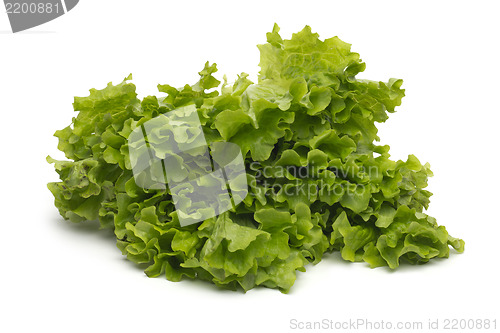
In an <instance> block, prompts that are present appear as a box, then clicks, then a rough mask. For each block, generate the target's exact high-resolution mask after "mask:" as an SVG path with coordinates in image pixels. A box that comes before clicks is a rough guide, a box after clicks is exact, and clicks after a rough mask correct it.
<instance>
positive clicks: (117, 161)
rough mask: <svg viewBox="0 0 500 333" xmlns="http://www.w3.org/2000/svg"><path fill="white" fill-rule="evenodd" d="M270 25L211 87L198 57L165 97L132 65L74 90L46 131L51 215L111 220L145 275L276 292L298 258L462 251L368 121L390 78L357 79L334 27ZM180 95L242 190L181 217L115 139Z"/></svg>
mask: <svg viewBox="0 0 500 333" xmlns="http://www.w3.org/2000/svg"><path fill="white" fill-rule="evenodd" d="M278 32H279V28H278V27H277V26H276V25H275V27H274V29H273V31H272V32H270V33H268V34H267V43H266V44H264V45H259V49H260V53H261V58H260V67H261V71H260V74H259V79H258V83H253V82H251V81H250V80H249V79H248V75H247V74H244V73H243V74H241V75H240V76H239V77H238V79H237V80H236V82H234V84H233V85H228V84H227V82H226V80H224V83H223V84H222V85H221V82H220V81H219V80H217V79H216V78H215V77H214V76H213V74H214V73H215V72H216V71H217V69H216V66H215V64H212V65H209V64H208V63H207V64H206V65H205V68H204V69H203V70H202V71H201V72H200V73H199V74H200V80H199V81H198V82H197V83H196V84H194V85H185V86H184V87H182V88H174V87H172V86H170V85H167V84H163V85H158V89H159V91H160V92H161V93H165V94H166V96H165V97H156V96H148V97H145V98H144V99H142V100H140V99H138V98H137V94H136V92H135V86H134V85H133V84H132V83H130V82H129V81H130V80H131V79H132V78H131V77H127V78H126V79H125V80H124V81H123V82H122V83H120V84H118V85H112V84H111V83H110V84H109V85H108V86H107V87H106V88H104V89H103V90H95V89H92V90H90V95H89V96H88V97H76V98H75V102H74V104H73V105H74V109H75V111H78V115H77V116H76V117H75V118H73V123H72V125H70V126H68V127H66V128H64V129H62V130H60V131H57V132H56V133H55V136H56V137H58V138H59V146H58V148H59V149H60V150H61V151H63V152H64V153H65V155H66V157H67V158H68V161H56V160H54V159H52V158H50V157H49V158H48V161H49V162H51V163H54V164H55V168H56V171H57V172H58V174H59V176H60V179H61V181H60V182H54V183H49V184H48V187H49V189H50V191H51V192H52V193H53V195H54V197H55V205H56V206H57V208H58V209H59V212H60V213H61V215H62V216H63V217H64V218H65V219H70V220H71V221H74V222H81V221H85V220H95V219H98V220H99V221H100V223H101V226H102V227H103V228H113V229H114V232H115V234H116V237H117V245H118V247H119V248H120V249H121V251H122V252H123V254H125V255H126V256H127V258H128V259H130V260H131V261H133V262H136V263H140V264H147V265H148V267H147V269H146V274H147V275H148V276H151V277H154V276H159V275H165V276H166V277H167V279H169V280H171V281H179V280H181V279H182V278H183V277H188V278H192V279H194V278H198V279H203V280H208V281H211V282H213V283H214V284H216V285H217V286H220V287H225V288H230V289H237V288H240V287H241V288H242V289H243V290H245V291H246V290H249V289H251V288H253V287H255V286H257V285H262V286H266V287H270V288H279V289H280V290H281V291H283V292H287V291H288V290H289V289H290V287H291V286H292V285H293V283H294V281H295V275H296V271H297V270H299V271H305V268H304V267H305V265H306V264H308V263H310V262H312V263H318V262H319V261H320V260H321V258H322V256H323V254H324V253H325V252H331V251H335V250H336V251H340V252H341V255H342V258H344V259H345V260H349V261H353V262H354V261H365V262H367V263H368V264H369V265H370V267H377V266H389V267H390V268H396V267H398V265H399V263H400V261H401V260H402V259H404V260H406V261H408V262H410V263H425V262H427V261H429V260H430V259H432V258H436V257H448V255H449V251H450V249H449V246H450V245H451V246H452V247H453V248H455V249H456V250H457V251H458V252H462V251H463V250H464V242H463V241H462V240H461V239H456V238H453V237H451V236H450V235H448V233H447V231H446V229H445V228H444V227H443V226H438V224H437V223H436V221H435V219H434V218H432V217H430V216H428V215H426V214H425V213H423V210H424V209H426V208H427V207H428V205H429V197H430V196H431V193H430V192H429V191H427V190H425V188H426V186H427V177H429V176H431V175H432V173H431V171H430V170H429V165H428V164H425V165H422V164H421V163H420V162H419V160H418V159H417V158H416V157H415V156H413V155H410V156H409V157H408V159H407V160H406V161H393V160H391V159H390V158H389V157H390V155H389V147H388V146H382V145H377V144H376V143H375V142H376V141H378V139H379V138H378V136H377V128H376V123H380V122H384V121H386V120H387V118H388V113H391V112H394V111H395V108H396V107H397V106H399V105H400V104H401V99H402V98H403V96H404V90H403V89H401V84H402V80H397V79H390V80H389V81H388V82H378V81H367V80H359V79H356V77H355V76H356V74H358V73H359V72H361V71H363V70H364V68H365V63H363V62H362V61H361V59H360V57H359V54H357V53H354V52H351V49H350V44H347V43H344V42H343V41H341V40H340V39H338V38H337V37H334V38H330V39H326V40H324V41H321V40H320V39H318V35H317V34H315V33H312V32H311V29H310V28H309V27H305V28H304V29H303V30H302V31H301V32H299V33H297V34H294V35H293V37H292V38H291V39H290V40H283V39H282V38H281V36H280V35H279V33H278ZM213 88H218V90H217V89H213ZM187 105H194V106H195V107H196V110H197V112H198V116H199V118H200V121H201V124H202V126H203V132H204V135H205V138H206V140H207V142H208V144H212V143H215V142H224V141H225V142H232V143H235V144H237V145H238V146H239V147H240V148H241V151H242V155H243V158H244V161H245V167H246V173H247V182H248V192H249V193H248V195H247V196H246V197H245V199H244V200H243V202H242V203H240V204H239V205H238V206H237V207H236V208H233V209H232V210H230V211H227V212H224V213H222V214H220V215H219V216H217V217H214V218H210V219H207V220H205V221H203V222H200V223H197V224H192V225H188V226H184V227H182V226H181V225H180V223H179V219H178V215H177V214H178V212H177V211H176V210H175V206H174V203H173V201H172V195H171V193H170V192H169V189H168V188H167V189H166V190H165V189H163V190H159V189H144V188H142V187H140V186H138V185H137V184H136V182H135V180H134V175H133V173H132V167H131V162H130V158H129V147H128V141H127V139H128V137H129V135H130V133H131V132H132V131H133V130H134V129H135V128H137V127H138V126H141V125H142V124H144V123H145V122H146V121H148V120H150V119H153V118H155V117H157V116H159V115H162V114H165V113H167V112H169V111H171V110H174V109H176V108H179V107H181V106H187ZM158 135H159V136H161V132H158Z"/></svg>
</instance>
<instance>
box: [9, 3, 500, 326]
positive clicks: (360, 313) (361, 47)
mask: <svg viewBox="0 0 500 333" xmlns="http://www.w3.org/2000/svg"><path fill="white" fill-rule="evenodd" d="M499 9H500V8H499V6H498V5H497V4H496V3H495V2H493V1H491V2H486V1H474V2H473V1H470V2H457V1H451V2H448V1H446V2H445V1H442V2H437V1H436V2H427V1H418V2H413V3H410V2H402V1H394V2H393V1H373V2H372V1H359V0H358V1H324V2H323V1H300V2H294V1H271V0H267V1H263V2H261V1H248V2H238V1H231V2H217V1H204V2H201V1H199V2H196V1H185V2H181V1H175V2H174V1H168V2H167V1H160V0H158V1H124V0H120V1H118V0H114V1H110V0H107V1H98V0H87V1H80V3H79V4H78V6H76V7H75V8H74V9H73V10H72V11H70V12H69V13H68V14H67V15H65V16H63V17H61V18H59V19H56V20H54V21H52V22H49V23H47V24H45V25H42V26H39V27H36V28H34V29H31V30H29V31H26V32H23V33H18V34H12V33H11V32H10V27H9V23H8V19H7V15H6V14H5V13H4V12H3V8H2V12H1V13H0V117H1V118H0V119H1V125H2V128H1V130H0V143H1V149H2V152H1V157H0V158H1V163H0V180H1V183H0V184H1V189H0V205H1V206H0V207H1V220H0V221H1V222H0V223H1V224H0V225H1V229H0V233H1V234H0V239H1V240H0V249H1V257H0V258H1V260H0V267H1V268H0V272H1V273H0V282H1V283H0V305H1V310H0V331H2V332H39V331H47V332H48V331H50V332H90V331H96V332H104V331H108V332H114V331H119V332H143V331H144V332H145V331H149V330H151V329H156V330H157V331H158V332H181V331H182V332H195V331H196V330H198V331H200V332H215V331H218V332H288V331H297V330H293V329H291V328H290V320H291V319H297V320H298V321H318V320H322V319H331V320H333V321H348V320H350V319H357V318H365V319H368V320H372V321H378V322H380V321H381V320H384V321H392V322H397V321H423V322H424V328H425V327H426V326H427V322H428V319H432V320H435V319H439V320H440V321H441V325H442V323H443V321H444V320H445V319H453V318H457V319H469V318H484V319H486V318H489V319H490V320H493V319H496V320H497V327H498V326H500V317H498V313H499V311H498V310H499V306H498V298H499V296H500V295H499V285H498V273H497V267H498V265H499V264H498V259H499V257H500V256H499V253H498V251H499V246H498V243H499V241H498V239H499V232H500V230H499V229H500V228H499V223H500V221H499V217H498V216H499V213H498V207H499V199H500V195H499V190H500V181H499V179H500V177H499V174H498V163H499V161H500V159H499V158H498V153H499V145H498V144H499V137H498V132H499V131H498V121H499V120H500V116H499V111H500V110H499V102H498V99H499V95H500V83H499V82H500V78H499V74H500V70H499V68H500V66H499V60H500V57H499V56H500V47H499V42H498V41H499V38H498V36H497V35H498V32H499V31H500V23H499V20H498V13H499ZM274 22H277V23H278V24H279V25H280V26H281V29H282V30H281V34H282V36H283V37H284V38H290V37H291V33H293V32H297V31H299V30H301V29H302V28H303V27H304V25H306V24H308V25H310V26H311V27H312V29H313V31H315V32H318V33H319V34H320V36H321V38H329V37H332V36H335V35H338V36H339V37H340V38H341V39H342V40H344V41H346V42H349V43H351V44H353V47H352V48H353V50H354V51H356V52H359V53H360V54H361V57H362V59H363V60H364V61H365V62H366V63H367V69H366V71H365V72H364V73H362V75H360V76H359V77H362V78H368V79H373V80H387V79H388V78H390V77H397V78H402V79H404V80H405V83H404V88H406V95H407V96H406V97H405V98H404V99H403V105H402V106H401V107H399V108H398V112H397V113H395V114H392V115H391V116H390V118H389V120H388V121H387V122H386V123H385V124H383V125H381V126H380V132H379V136H380V137H381V138H382V143H384V144H385V143H388V144H390V145H391V149H392V154H393V157H394V158H395V159H405V158H406V157H407V155H408V154H415V155H416V156H417V157H418V158H419V159H420V160H421V161H422V162H430V163H431V166H432V170H433V171H434V174H435V176H434V177H433V178H432V179H431V180H430V183H429V184H430V185H429V190H431V191H432V192H434V193H435V194H434V196H433V197H432V202H431V206H430V209H429V214H431V215H433V216H435V217H436V218H437V219H438V222H439V223H440V224H443V225H445V226H446V227H447V229H448V231H449V232H450V234H452V235H453V236H456V237H461V238H463V239H464V240H465V241H466V251H465V253H463V254H460V255H459V254H455V252H454V251H453V250H452V251H451V252H452V255H451V257H450V258H449V259H447V260H433V261H432V262H431V263H429V264H427V265H422V266H409V265H403V266H402V267H401V268H400V269H398V270H397V271H394V272H393V271H390V270H389V269H386V268H378V269H370V268H368V266H367V265H366V264H362V263H361V264H359V263H357V264H352V263H346V262H343V261H342V260H341V259H340V257H339V255H338V254H333V255H328V256H326V257H325V258H324V260H323V261H322V262H321V263H320V264H318V265H316V266H314V267H313V266H312V265H309V266H308V267H307V270H308V271H307V272H306V273H299V274H298V278H297V281H296V283H295V285H294V286H293V288H292V290H291V292H290V294H288V295H284V294H281V293H280V292H279V291H277V290H271V289H266V288H257V289H254V290H251V291H250V292H248V293H247V294H243V293H240V292H231V291H221V290H219V289H216V288H215V287H212V286H211V285H209V284H207V283H200V282H197V281H194V282H193V281H183V282H180V283H173V282H169V281H167V280H165V279H164V278H157V279H149V278H147V277H146V276H145V275H144V273H143V272H142V270H141V269H140V268H139V267H136V266H135V265H134V264H132V263H131V262H128V261H127V260H126V259H125V258H124V257H123V256H122V255H121V253H120V251H119V250H118V249H117V248H116V246H115V240H114V237H113V234H112V233H110V232H106V231H101V230H98V228H97V225H96V224H94V223H82V224H72V223H70V222H66V221H64V220H63V219H62V218H61V217H60V216H59V215H58V213H57V210H56V208H55V207H54V205H53V198H52V197H51V194H50V192H49V191H48V190H47V188H46V183H47V182H49V181H56V180H57V174H56V173H55V171H54V170H53V166H51V165H49V164H47V163H46V162H45V157H46V156H47V155H48V154H50V155H51V156H53V157H55V158H62V157H63V156H62V153H60V152H58V151H57V148H56V146H57V139H56V138H54V137H53V136H52V134H53V133H54V131H56V130H57V129H61V128H63V127H65V126H67V125H68V124H69V123H70V122H71V118H72V117H73V116H74V115H75V114H74V113H73V111H72V105H71V103H72V102H73V96H86V95H88V89H89V88H93V87H95V88H99V89H100V88H103V87H104V86H105V85H106V83H107V82H109V81H113V82H114V83H118V82H120V81H121V80H122V79H123V78H124V77H125V76H127V75H128V74H129V73H133V75H134V83H136V85H137V87H138V92H139V94H140V96H147V95H149V94H155V93H156V85H157V84H158V83H169V84H171V85H174V86H180V85H184V84H186V83H189V84H192V83H194V82H195V81H196V80H197V72H198V71H199V70H201V69H202V67H203V64H204V62H205V61H207V60H209V61H211V62H216V63H217V64H218V67H219V69H220V72H219V73H220V75H219V78H222V74H227V75H228V77H229V79H230V80H233V81H234V79H235V77H236V74H238V73H240V72H247V73H250V74H251V77H252V78H256V74H257V72H258V70H259V69H258V66H257V65H258V62H259V54H258V50H257V48H256V44H259V43H264V42H265V41H266V37H265V34H266V32H268V31H270V30H271V29H272V26H273V23H274ZM347 331H349V330H343V332H347ZM379 331H382V330H379ZM424 331H426V330H422V331H421V332H424ZM475 331H478V330H475ZM490 331H492V330H490ZM471 332H472V330H471Z"/></svg>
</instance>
